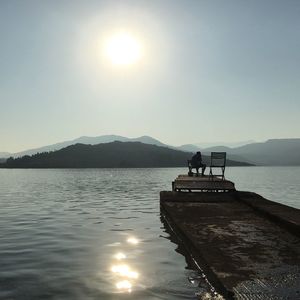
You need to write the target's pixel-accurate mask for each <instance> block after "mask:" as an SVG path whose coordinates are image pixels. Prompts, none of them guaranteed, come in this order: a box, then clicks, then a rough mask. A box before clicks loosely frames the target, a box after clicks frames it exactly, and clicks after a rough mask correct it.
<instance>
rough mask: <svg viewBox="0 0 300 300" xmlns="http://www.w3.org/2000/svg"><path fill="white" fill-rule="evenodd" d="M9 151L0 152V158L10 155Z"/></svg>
mask: <svg viewBox="0 0 300 300" xmlns="http://www.w3.org/2000/svg"><path fill="white" fill-rule="evenodd" d="M10 156H11V153H9V152H0V158H5V157H10Z"/></svg>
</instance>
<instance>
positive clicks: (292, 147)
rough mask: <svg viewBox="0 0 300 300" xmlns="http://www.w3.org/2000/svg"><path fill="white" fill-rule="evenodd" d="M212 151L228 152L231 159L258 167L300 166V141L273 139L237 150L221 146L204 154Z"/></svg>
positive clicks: (204, 151)
mask: <svg viewBox="0 0 300 300" xmlns="http://www.w3.org/2000/svg"><path fill="white" fill-rule="evenodd" d="M211 151H226V152H227V153H228V157H229V158H230V159H234V160H241V161H245V162H249V163H253V164H256V165H269V166H299V165H300V139H271V140H268V141H266V142H263V143H252V144H248V145H244V146H241V147H236V148H229V147H220V146H219V147H211V148H206V149H203V153H210V152H211Z"/></svg>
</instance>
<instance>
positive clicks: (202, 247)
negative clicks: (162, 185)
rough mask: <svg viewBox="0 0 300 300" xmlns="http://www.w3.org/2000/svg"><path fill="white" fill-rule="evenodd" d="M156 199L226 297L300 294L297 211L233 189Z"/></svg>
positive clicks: (299, 216)
mask: <svg viewBox="0 0 300 300" xmlns="http://www.w3.org/2000/svg"><path fill="white" fill-rule="evenodd" d="M179 178H180V177H179ZM175 187H176V181H175ZM186 190H189V189H188V188H187V189H186ZM203 190H209V189H205V188H203ZM225 190H226V189H225ZM160 201H161V209H162V212H163V216H165V218H166V222H168V223H169V224H170V226H171V227H172V228H173V230H174V231H175V232H176V234H177V235H178V236H179V237H180V240H181V242H182V244H183V245H184V246H185V248H186V249H187V252H189V254H190V255H191V256H192V257H193V258H194V259H195V261H196V263H197V264H198V265H199V266H200V268H201V269H202V270H203V271H204V272H205V274H206V275H207V277H208V279H209V280H210V282H211V283H213V285H214V286H215V288H217V290H218V291H219V292H221V293H222V294H224V295H225V296H226V298H237V299H283V298H289V299H300V289H299V286H300V210H298V209H294V208H291V207H287V206H285V205H282V204H279V203H275V202H272V201H269V200H266V199H264V198H262V197H261V196H259V195H257V194H254V193H250V192H237V191H233V190H232V191H231V192H230V193H199V192H198V193H197V192H196V193H193V192H191V193H185V192H176V191H173V192H161V194H160Z"/></svg>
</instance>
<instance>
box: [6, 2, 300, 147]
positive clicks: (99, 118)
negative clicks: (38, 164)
mask: <svg viewBox="0 0 300 300" xmlns="http://www.w3.org/2000/svg"><path fill="white" fill-rule="evenodd" d="M299 16H300V1H299V0H282V1H277V0H264V1H261V0H252V1H246V0H227V1H224V0H210V1H208V0H206V1H204V0H181V1H179V0H164V1H161V0H151V1H150V0H148V1H145V0H135V1H129V0H119V1H118V0H115V1H100V0H99V1H92V0H90V1H84V0H82V1H76V0H74V1H64V0H60V1H58V0H49V1H47V0H43V1H38V0H36V1H30V0H26V1H23V0H20V1H16V0H3V1H0V43H1V44H0V45H1V47H0V151H8V152H17V151H21V150H26V149H29V148H34V147H39V146H44V145H48V144H53V143H56V142H61V141H64V140H70V139H74V138H77V137H79V136H83V135H85V136H99V135H105V134H117V135H123V136H127V137H138V136H142V135H150V136H152V137H154V138H157V139H159V140H160V141H162V142H164V143H166V144H171V145H181V144H186V143H199V142H203V143H210V142H215V141H224V142H228V143H229V142H238V141H244V140H255V141H263V140H267V139H269V138H293V137H297V138H299V137H300V126H299V117H300V74H299V73H300V18H299ZM119 31H126V32H129V33H130V34H132V35H133V36H134V37H135V39H136V40H137V41H138V43H139V45H140V46H141V58H140V60H139V61H138V62H137V63H135V64H133V65H130V66H125V67H124V66H121V67H120V66H115V65H112V64H111V62H110V61H108V59H107V58H106V57H104V55H103V45H104V41H105V40H107V39H108V38H110V37H111V36H113V35H114V34H115V33H116V32H119Z"/></svg>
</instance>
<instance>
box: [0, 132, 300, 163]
mask: <svg viewBox="0 0 300 300" xmlns="http://www.w3.org/2000/svg"><path fill="white" fill-rule="evenodd" d="M114 141H121V142H141V143H144V144H150V145H156V146H161V147H167V148H169V149H173V150H180V151H185V152H196V151H199V150H200V151H202V152H203V153H204V154H207V155H210V152H212V151H225V152H227V155H228V158H229V159H231V160H237V161H243V162H248V163H250V164H255V165H288V166H292V165H300V139H298V138H294V139H270V140H268V141H266V142H261V143H254V142H251V141H250V143H249V144H246V145H245V144H244V143H247V141H244V142H240V143H235V144H234V145H241V146H235V147H228V146H224V145H220V146H214V147H208V148H202V147H200V145H204V144H201V143H196V144H185V145H182V146H179V147H175V146H171V145H167V144H164V143H162V142H160V141H159V140H157V139H154V138H152V137H150V136H141V137H138V138H128V137H124V136H120V135H102V136H96V137H88V136H82V137H79V138H77V139H73V140H69V141H64V142H61V143H56V144H52V145H48V146H44V147H40V148H34V149H29V150H26V151H22V152H18V153H7V152H0V158H1V157H2V158H8V157H10V156H12V157H14V158H16V157H22V156H24V155H33V154H36V153H42V152H49V151H55V150H60V149H62V148H65V147H67V146H71V145H74V144H87V145H97V144H101V143H111V142H114ZM0 160H1V159H0ZM2 161H3V159H2Z"/></svg>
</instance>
